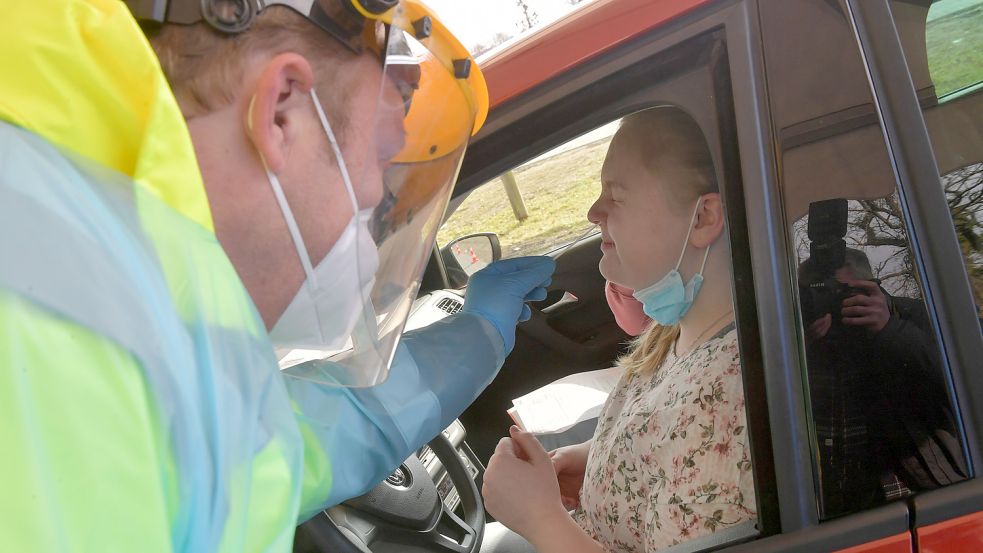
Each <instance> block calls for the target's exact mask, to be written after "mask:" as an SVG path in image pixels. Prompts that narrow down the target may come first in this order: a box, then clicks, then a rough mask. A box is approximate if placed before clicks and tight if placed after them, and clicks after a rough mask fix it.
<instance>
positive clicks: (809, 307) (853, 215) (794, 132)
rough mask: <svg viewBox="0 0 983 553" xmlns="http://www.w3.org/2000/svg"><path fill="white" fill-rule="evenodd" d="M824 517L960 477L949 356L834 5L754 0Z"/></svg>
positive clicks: (866, 91)
mask: <svg viewBox="0 0 983 553" xmlns="http://www.w3.org/2000/svg"><path fill="white" fill-rule="evenodd" d="M762 25H763V29H762V33H763V42H764V48H765V64H766V70H767V76H768V83H769V88H770V90H769V98H770V102H771V107H772V115H773V121H774V124H775V126H776V128H775V132H776V134H777V136H778V137H779V139H780V143H781V144H780V168H781V172H780V186H781V192H782V195H783V200H784V207H785V215H786V220H787V232H788V245H789V249H790V252H789V253H790V255H789V260H790V262H791V263H792V267H791V270H792V273H793V276H794V278H795V284H796V289H797V290H798V297H799V301H798V308H799V309H798V314H799V318H800V322H801V332H802V334H801V336H802V342H801V344H802V345H801V347H802V349H803V352H804V358H805V360H806V364H805V373H806V374H805V375H804V378H803V381H804V383H805V386H806V388H807V390H806V391H807V397H808V403H809V407H808V409H809V415H810V416H811V422H812V447H813V449H814V453H815V455H814V468H815V471H814V474H815V478H816V486H817V491H818V494H817V495H818V508H819V512H820V516H821V518H823V519H829V518H833V517H837V516H841V515H844V514H848V513H852V512H856V511H860V510H864V509H868V508H872V507H875V506H877V505H880V504H883V503H885V502H888V501H892V500H895V499H900V498H903V497H906V496H908V495H911V494H913V493H918V492H919V491H923V490H930V489H934V488H937V487H940V486H943V485H947V484H950V483H953V482H957V481H960V480H963V479H964V478H965V477H966V475H967V468H966V463H965V456H964V454H963V451H962V446H961V442H960V439H959V436H960V433H959V430H958V428H957V427H956V422H955V415H954V410H953V407H952V405H953V402H952V400H951V396H950V394H949V387H948V384H947V382H948V378H947V374H946V370H947V369H946V366H945V364H944V362H943V360H942V357H941V355H940V348H939V344H938V343H937V341H936V337H935V332H934V330H933V327H932V324H931V322H930V318H929V314H928V311H927V309H926V305H925V303H924V301H923V299H922V298H923V291H922V283H921V282H920V281H919V279H918V274H919V273H918V271H917V268H916V267H915V266H914V265H913V264H914V258H913V256H912V254H911V247H912V245H911V243H910V242H909V236H908V228H907V224H906V221H905V216H904V208H903V205H902V203H901V200H900V198H899V196H898V193H897V183H896V179H895V175H894V172H893V170H892V166H891V163H890V159H889V157H888V150H887V147H886V145H885V142H884V139H883V133H882V129H881V127H880V124H879V121H878V118H877V114H876V111H875V108H874V104H873V100H872V97H871V93H870V88H869V83H868V81H867V77H866V73H865V70H864V66H863V63H862V59H861V56H860V53H859V50H858V46H857V41H856V39H855V38H854V35H853V32H852V29H851V26H850V24H849V20H848V18H847V17H846V13H845V10H844V7H843V5H842V3H840V2H814V1H807V0H788V1H783V2H771V3H764V4H762Z"/></svg>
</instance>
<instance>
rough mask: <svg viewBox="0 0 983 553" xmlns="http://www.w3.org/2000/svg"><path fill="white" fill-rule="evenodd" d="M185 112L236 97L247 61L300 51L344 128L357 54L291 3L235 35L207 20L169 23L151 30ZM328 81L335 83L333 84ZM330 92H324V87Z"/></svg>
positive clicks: (201, 111)
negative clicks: (349, 68) (350, 65)
mask: <svg viewBox="0 0 983 553" xmlns="http://www.w3.org/2000/svg"><path fill="white" fill-rule="evenodd" d="M149 37H150V44H151V46H153V49H154V51H155V52H156V54H157V58H158V59H159V60H160V65H161V68H162V69H163V71H164V75H165V76H166V77H167V81H168V82H169V83H170V85H171V89H172V90H173V92H174V95H175V97H176V98H177V100H178V104H180V106H181V111H182V113H184V116H185V118H187V119H190V118H192V117H195V116H199V115H206V114H208V113H210V112H212V111H215V110H217V109H221V108H223V107H225V106H228V105H229V104H231V103H232V100H233V98H234V96H235V92H236V90H237V87H239V86H240V85H241V83H242V79H243V76H244V72H245V68H246V62H247V61H248V60H250V59H253V58H256V57H259V56H269V57H272V56H276V55H278V54H282V53H286V52H295V53H297V54H300V55H302V56H304V57H305V58H306V59H307V60H308V61H309V62H310V63H311V65H312V68H313V69H314V77H315V79H316V81H317V83H318V91H319V94H318V96H319V97H320V98H321V99H322V101H324V102H325V103H326V105H325V106H324V109H325V111H326V112H327V114H328V116H329V117H330V118H331V122H332V125H333V126H336V127H338V129H337V130H338V131H341V130H343V129H344V128H345V127H346V126H347V119H348V118H347V117H346V113H345V111H346V110H345V107H346V106H347V100H348V97H347V94H346V91H347V90H348V89H349V88H350V86H349V84H350V81H349V79H350V78H355V77H352V76H350V75H351V74H353V73H354V72H353V71H344V68H345V65H346V64H348V63H351V62H353V61H354V60H356V59H357V55H356V54H355V53H353V52H352V51H350V50H348V49H347V48H346V47H345V46H344V45H342V44H341V43H340V42H339V41H338V40H336V39H335V38H333V37H332V36H331V35H329V34H328V33H327V32H325V31H323V30H321V29H320V28H318V27H317V26H316V25H314V24H313V23H311V22H310V21H308V20H307V19H306V18H304V17H303V16H301V15H300V14H298V13H296V12H294V11H293V10H291V9H289V8H285V7H282V6H273V7H270V8H267V9H266V10H264V11H263V12H262V13H260V14H259V15H258V16H257V17H256V19H255V21H253V24H252V25H251V26H250V27H249V29H248V30H247V31H245V32H242V33H239V34H235V35H229V34H224V33H221V32H219V31H217V30H215V29H213V28H212V27H211V26H209V25H208V24H206V23H196V24H194V25H164V26H163V27H161V28H160V29H159V30H157V31H155V32H151V33H149ZM325 83H331V84H332V87H331V88H330V90H329V89H327V88H326V87H325V86H324V85H325ZM322 91H323V92H324V93H321V92H322Z"/></svg>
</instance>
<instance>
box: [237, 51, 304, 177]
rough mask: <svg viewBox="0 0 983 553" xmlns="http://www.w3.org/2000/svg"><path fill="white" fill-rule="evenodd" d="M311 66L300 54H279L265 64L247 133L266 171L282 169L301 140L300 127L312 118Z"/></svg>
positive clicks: (248, 116) (248, 112) (253, 97)
mask: <svg viewBox="0 0 983 553" xmlns="http://www.w3.org/2000/svg"><path fill="white" fill-rule="evenodd" d="M313 85H314V73H313V72H312V71H311V65H310V63H308V61H307V60H306V59H305V58H304V57H303V56H301V55H299V54H292V53H287V54H280V55H278V56H276V57H274V58H272V59H271V60H270V61H268V62H267V63H266V66H265V67H264V68H263V71H262V73H260V76H259V79H257V80H256V85H255V88H254V89H253V94H252V95H251V99H250V100H249V106H248V107H247V109H246V133H247V134H248V135H249V139H250V140H251V141H252V143H253V146H255V147H256V151H257V152H259V155H260V156H261V157H262V158H263V162H264V163H265V164H266V167H267V168H268V169H269V170H270V171H273V172H274V173H277V172H279V171H280V170H281V169H283V166H284V164H285V163H286V158H287V152H288V151H289V150H290V147H291V146H292V145H293V144H294V143H295V141H297V140H301V139H302V137H301V135H300V134H301V133H300V132H299V129H300V128H302V127H301V125H300V123H301V122H302V121H303V119H305V118H309V117H310V110H311V99H310V90H311V87H312V86H313Z"/></svg>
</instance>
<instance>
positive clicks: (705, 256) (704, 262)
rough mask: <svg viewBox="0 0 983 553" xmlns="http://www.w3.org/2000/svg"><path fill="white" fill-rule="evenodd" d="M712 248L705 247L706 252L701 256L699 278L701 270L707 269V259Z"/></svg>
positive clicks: (711, 245) (710, 246)
mask: <svg viewBox="0 0 983 553" xmlns="http://www.w3.org/2000/svg"><path fill="white" fill-rule="evenodd" d="M712 247H713V244H710V245H709V246H707V251H706V253H705V254H703V264H702V265H700V276H702V275H703V269H706V268H707V259H709V258H710V248H712Z"/></svg>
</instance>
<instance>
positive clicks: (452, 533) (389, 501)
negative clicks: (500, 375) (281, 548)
mask: <svg viewBox="0 0 983 553" xmlns="http://www.w3.org/2000/svg"><path fill="white" fill-rule="evenodd" d="M428 445H429V446H430V449H431V450H432V451H433V452H434V454H435V455H436V457H437V459H438V460H439V461H440V463H441V464H442V465H443V467H444V468H445V470H446V471H447V475H448V477H449V478H450V479H451V483H452V484H453V485H454V489H456V490H457V493H458V496H459V497H460V499H461V506H462V507H463V510H464V518H463V520H462V518H461V517H459V516H457V515H456V514H455V513H454V512H453V511H451V510H450V509H448V508H447V506H446V505H444V501H443V500H442V499H441V497H440V494H439V493H438V492H437V485H436V484H435V483H434V481H433V480H432V479H431V478H430V474H429V473H428V472H427V469H426V467H424V466H423V462H421V461H420V459H418V458H417V456H416V455H413V456H411V457H410V458H409V459H407V460H406V461H404V462H403V464H402V465H400V466H399V468H398V469H396V471H395V472H393V473H392V474H391V475H389V476H388V477H387V478H386V479H385V481H383V482H381V483H380V484H379V485H378V486H376V487H375V488H373V489H372V490H371V491H370V492H369V493H367V494H365V495H363V496H361V497H357V498H355V499H351V500H349V501H346V502H345V503H343V504H342V505H339V506H337V507H332V508H331V509H329V510H327V511H325V512H322V513H320V514H318V515H317V516H316V517H314V518H313V519H311V520H309V521H307V522H305V523H304V524H302V525H300V526H299V527H298V528H297V535H296V538H295V540H294V553H326V552H328V551H330V552H340V553H371V552H372V551H376V552H377V553H379V552H388V551H439V552H449V553H477V552H478V550H479V549H480V548H481V539H482V536H483V535H484V531H485V508H484V505H483V504H482V502H481V497H480V495H479V492H478V486H477V484H475V482H474V479H473V478H472V476H471V472H470V471H469V470H468V467H467V465H466V464H465V461H464V459H462V458H461V456H460V455H459V454H458V452H457V450H456V449H455V448H454V446H453V445H452V444H451V442H450V440H448V439H447V437H446V436H444V434H443V433H441V434H438V435H437V437H436V438H434V439H433V440H431V441H430V443H429V444H428ZM370 546H371V547H372V549H371V550H370V549H369V547H370Z"/></svg>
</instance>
